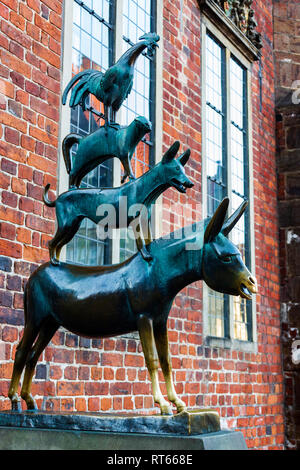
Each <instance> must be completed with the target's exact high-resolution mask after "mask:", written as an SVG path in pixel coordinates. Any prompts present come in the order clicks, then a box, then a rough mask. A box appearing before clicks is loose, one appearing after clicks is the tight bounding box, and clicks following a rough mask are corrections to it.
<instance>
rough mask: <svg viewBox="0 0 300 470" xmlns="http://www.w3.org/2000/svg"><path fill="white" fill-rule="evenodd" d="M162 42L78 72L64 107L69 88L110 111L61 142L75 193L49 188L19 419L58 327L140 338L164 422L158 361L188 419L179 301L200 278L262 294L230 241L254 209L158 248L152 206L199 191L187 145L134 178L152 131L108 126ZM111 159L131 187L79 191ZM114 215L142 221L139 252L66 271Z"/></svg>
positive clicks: (230, 290)
mask: <svg viewBox="0 0 300 470" xmlns="http://www.w3.org/2000/svg"><path fill="white" fill-rule="evenodd" d="M248 3H249V2H248ZM158 41H159V36H158V35H157V34H155V33H149V34H146V35H144V36H142V37H141V38H140V42H139V43H137V44H135V45H134V46H132V47H131V48H130V49H129V50H128V51H127V52H125V54H123V56H122V57H121V58H120V59H119V61H118V62H117V63H116V64H115V65H113V66H112V67H111V68H110V69H108V70H107V72H105V73H102V72H99V71H96V70H87V71H84V72H80V73H79V74H77V75H75V77H74V78H73V79H72V80H71V81H70V83H69V85H68V86H67V88H66V90H65V92H64V95H63V104H65V103H66V100H67V96H68V93H69V92H70V91H71V89H72V94H71V98H70V106H71V107H74V106H77V105H81V106H82V108H83V109H84V110H85V101H86V98H87V97H88V95H89V94H93V95H94V96H96V98H98V100H99V101H101V102H102V103H103V104H104V109H105V126H102V127H100V128H99V129H98V130H97V131H95V132H94V133H93V134H91V135H89V136H87V137H85V138H83V137H81V136H79V135H77V134H70V135H68V136H67V137H66V138H65V139H64V142H63V155H64V160H65V164H66V168H67V171H68V173H69V175H70V185H71V189H70V190H69V191H67V192H65V193H63V194H61V195H60V196H59V197H58V198H57V199H56V201H53V202H51V201H50V200H49V199H48V190H49V185H47V186H46V188H45V192H44V201H45V203H46V204H47V205H48V206H50V207H55V208H56V216H57V232H56V234H55V236H54V238H53V239H52V240H51V241H50V243H49V250H50V258H51V261H50V262H49V263H45V264H43V265H42V266H40V267H39V268H38V269H37V270H36V271H35V272H34V273H33V274H32V275H31V276H30V278H29V281H28V283H27V284H26V289H25V294H24V314H25V328H24V334H23V337H22V340H21V341H20V343H19V345H18V346H17V350H16V356H15V362H14V367H13V374H12V379H11V384H10V389H9V398H10V400H11V404H12V409H13V410H20V402H19V397H18V392H17V391H18V385H19V381H20V378H21V374H22V372H23V370H24V369H25V372H24V379H23V384H22V389H21V397H22V398H23V399H24V400H25V402H26V405H27V408H28V410H35V409H36V404H35V401H34V399H33V397H32V395H31V384H32V379H33V375H34V370H35V367H36V364H37V361H38V358H39V356H40V355H41V353H42V352H43V350H44V349H45V347H46V346H47V345H48V343H49V342H50V341H51V339H52V337H53V335H54V334H55V332H56V331H57V330H58V328H59V327H64V328H66V329H67V330H69V331H71V332H73V333H76V334H78V335H81V336H86V337H89V338H101V337H109V336H117V335H121V334H126V333H130V332H134V331H138V332H139V335H140V339H141V344H142V348H143V352H144V356H145V361H146V365H147V368H148V371H149V375H150V378H151V382H152V387H153V395H154V400H155V402H156V403H158V404H159V406H160V409H161V413H162V414H163V415H167V414H171V413H172V409H171V406H170V403H169V402H168V401H166V400H165V398H164V397H163V395H162V393H161V391H160V387H159V377H158V362H160V365H161V368H162V372H163V375H164V378H165V382H166V390H167V396H168V399H169V401H170V402H172V403H173V404H174V405H175V406H176V409H177V412H182V411H184V410H185V409H186V405H185V403H184V402H183V401H182V400H181V399H180V398H179V397H178V395H177V394H176V391H175V387H174V384H173V379H172V369H171V359H170V354H169V347H168V335H167V320H168V315H169V312H170V309H171V307H172V304H173V301H174V299H175V297H176V295H177V294H178V293H179V292H180V291H181V290H182V289H183V288H184V287H185V286H187V285H189V284H191V283H193V282H195V281H198V280H201V279H202V280H204V281H205V282H206V283H207V284H208V286H210V287H211V288H212V289H214V290H216V291H218V292H222V293H225V294H231V295H239V296H241V297H242V298H245V299H250V298H251V294H252V293H255V292H256V282H255V279H253V277H252V276H251V274H250V272H249V271H248V269H247V268H246V266H245V265H244V262H243V260H242V257H241V254H240V252H239V251H238V249H237V247H235V246H234V245H233V243H232V242H231V241H230V240H229V239H228V238H227V236H228V234H229V233H230V231H231V230H232V229H233V227H234V226H235V224H236V223H237V222H238V220H239V219H240V217H241V216H242V215H243V213H244V211H245V209H246V205H247V203H243V204H242V205H241V206H240V208H239V209H238V210H237V211H236V212H235V213H234V214H233V215H232V216H231V217H230V218H229V219H228V220H227V221H226V222H225V219H226V213H227V209H228V204H229V200H228V198H226V199H224V200H223V201H222V203H221V204H220V205H219V207H218V209H217V210H216V212H215V214H214V215H213V217H212V218H211V219H209V220H205V221H202V222H199V223H197V224H194V225H192V226H190V227H186V228H185V229H183V232H182V230H179V231H176V232H173V233H172V234H170V236H169V237H168V238H167V239H166V238H160V239H158V240H154V241H153V240H152V236H151V230H150V220H151V207H152V205H153V204H154V203H155V201H156V200H157V198H158V197H159V196H160V195H161V194H162V193H163V192H164V191H165V190H166V189H168V188H170V187H173V188H175V189H177V190H178V191H179V192H181V193H185V192H186V188H191V187H192V186H193V183H192V182H191V181H190V179H189V178H188V177H187V176H186V174H185V170H184V165H185V164H186V163H187V161H188V158H189V156H190V150H187V151H186V152H184V153H183V154H182V155H181V156H180V157H178V158H175V157H176V155H177V153H178V151H179V147H180V143H179V142H175V143H174V144H173V145H172V146H171V147H170V148H169V150H168V151H167V152H166V153H165V154H164V156H163V158H162V161H161V162H160V163H158V164H157V165H156V166H154V167H153V168H152V169H150V170H149V171H148V172H146V173H145V174H143V175H142V176H141V177H140V178H138V179H134V177H133V174H132V169H131V164H130V161H131V158H132V156H133V153H134V151H135V149H136V147H137V145H138V143H139V142H140V141H141V139H142V138H143V137H144V136H145V134H146V133H147V132H149V131H150V130H151V125H150V123H149V121H148V120H147V119H146V118H144V117H138V118H136V119H135V120H134V121H133V122H132V123H131V124H130V125H129V126H128V127H121V126H120V125H119V124H116V123H115V122H109V118H110V115H111V114H112V115H113V116H112V117H113V120H114V114H115V112H116V111H118V109H119V108H120V107H121V105H122V103H123V101H124V100H125V99H126V97H127V96H128V95H129V93H130V91H131V89H132V84H133V74H134V65H135V62H136V60H137V58H138V57H139V55H140V54H141V53H142V52H143V51H144V50H145V49H146V48H147V49H148V54H153V52H154V49H155V47H156V46H157V42H158ZM110 110H111V111H112V112H111V113H110ZM74 144H78V150H77V153H76V155H75V156H74V157H72V156H71V148H72V146H73V145H74ZM112 157H115V158H118V159H119V160H120V161H121V162H122V164H123V167H124V170H125V174H124V176H123V181H125V179H126V178H127V177H129V178H131V181H129V182H128V183H126V184H125V185H123V186H120V187H117V188H107V189H101V188H95V189H79V188H78V186H79V185H80V182H81V180H82V178H83V177H84V176H85V175H86V174H87V173H88V172H89V171H91V170H92V169H94V168H95V167H96V166H98V165H100V164H101V163H103V162H104V161H105V160H107V159H108V158H112ZM124 199H126V209H127V210H128V209H130V208H132V207H133V206H135V208H136V211H135V212H132V213H130V212H129V211H128V212H127V210H126V212H125V213H124V211H123V212H122V210H121V202H122V201H123V200H124ZM137 206H139V207H140V208H139V209H137ZM107 207H111V208H113V209H114V214H115V216H116V218H115V220H114V221H113V222H114V223H113V224H112V227H114V226H115V228H121V227H128V225H129V224H131V222H132V221H134V220H135V221H137V224H136V225H135V227H136V232H135V236H136V242H137V247H138V252H137V253H136V254H135V255H134V256H132V257H131V258H130V259H128V260H127V261H125V262H124V263H121V264H116V265H111V266H96V267H89V266H78V265H77V266H76V265H71V264H67V263H61V262H59V254H60V251H61V249H62V247H63V246H64V245H65V244H66V243H68V242H69V241H70V240H71V239H72V238H73V236H74V235H75V234H76V232H77V230H78V229H79V226H80V223H81V221H82V220H83V219H84V218H89V219H90V220H92V221H93V222H95V223H98V224H100V225H101V224H103V223H104V222H103V221H104V220H105V223H107V217H106V212H105V211H104V212H103V208H107ZM99 210H100V212H99ZM121 217H122V219H121Z"/></svg>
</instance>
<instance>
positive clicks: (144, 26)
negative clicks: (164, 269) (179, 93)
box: [120, 0, 154, 261]
mask: <svg viewBox="0 0 300 470" xmlns="http://www.w3.org/2000/svg"><path fill="white" fill-rule="evenodd" d="M152 15H153V11H152V2H151V1H148V0H123V39H124V40H123V52H125V51H126V50H127V49H128V48H129V47H131V45H132V44H134V43H136V42H137V41H138V40H139V38H140V37H141V36H142V35H143V34H145V33H149V32H150V31H151V29H152V25H153V23H154V22H153V17H152ZM152 74H153V58H150V57H148V56H147V54H146V51H145V53H144V54H142V55H140V57H139V58H138V60H137V62H136V70H135V74H134V82H133V88H132V91H131V93H130V95H129V96H128V98H127V100H126V101H125V102H124V103H123V106H122V110H121V116H122V117H121V121H122V124H123V125H128V124H130V122H132V120H133V119H134V118H135V117H137V116H145V117H146V118H147V119H149V120H152V113H151V110H152V106H153V80H152V79H151V76H152ZM151 138H152V135H147V136H146V138H145V139H144V142H141V143H140V144H139V145H138V147H137V149H136V152H135V154H134V156H133V158H132V160H131V165H132V170H133V173H134V175H135V176H136V177H137V178H138V177H139V176H141V175H142V174H143V173H145V172H146V171H148V170H149V168H150V166H151V154H152V142H151ZM135 252H136V244H135V240H134V239H133V236H131V235H130V234H129V233H128V231H127V230H122V231H121V243H120V260H121V261H123V260H125V259H127V258H128V257H130V256H132V254H133V253H135Z"/></svg>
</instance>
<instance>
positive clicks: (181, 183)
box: [161, 141, 194, 193]
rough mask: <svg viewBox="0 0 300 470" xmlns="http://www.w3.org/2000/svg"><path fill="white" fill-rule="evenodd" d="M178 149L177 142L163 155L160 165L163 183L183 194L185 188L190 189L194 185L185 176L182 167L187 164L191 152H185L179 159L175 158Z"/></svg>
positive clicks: (178, 144)
mask: <svg viewBox="0 0 300 470" xmlns="http://www.w3.org/2000/svg"><path fill="white" fill-rule="evenodd" d="M179 147H180V143H179V142H178V141H176V142H174V144H173V145H171V147H170V148H169V150H167V151H166V153H165V154H164V156H163V158H162V161H161V165H163V167H164V176H165V183H166V184H169V185H170V186H173V187H174V188H176V189H177V190H178V191H179V192H181V193H185V192H186V189H187V188H192V187H193V186H194V183H192V181H191V180H190V179H189V178H188V177H187V176H186V174H185V169H184V165H185V164H186V163H187V161H188V159H189V157H190V154H191V151H190V149H188V150H186V151H185V152H184V153H183V154H182V155H180V157H178V158H175V157H176V155H177V153H178V150H179Z"/></svg>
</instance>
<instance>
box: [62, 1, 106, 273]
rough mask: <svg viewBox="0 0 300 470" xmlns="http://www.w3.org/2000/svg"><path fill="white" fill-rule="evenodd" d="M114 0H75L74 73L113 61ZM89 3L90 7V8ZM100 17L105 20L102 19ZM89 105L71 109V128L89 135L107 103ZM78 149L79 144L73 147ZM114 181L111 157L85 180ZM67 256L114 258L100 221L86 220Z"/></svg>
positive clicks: (98, 260)
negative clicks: (99, 227) (99, 235)
mask: <svg viewBox="0 0 300 470" xmlns="http://www.w3.org/2000/svg"><path fill="white" fill-rule="evenodd" d="M113 4H114V0H111V1H109V0H85V1H84V2H78V1H76V0H74V16H73V18H74V19H73V23H74V24H73V38H72V73H73V75H75V74H77V73H79V72H81V71H82V70H86V69H95V70H99V71H102V72H105V71H106V70H107V68H108V67H109V65H111V58H112V49H113V43H112V41H111V39H110V38H111V36H112V34H111V31H110V27H109V24H110V23H112V21H110V19H111V18H110V16H111V11H112V6H113ZM85 7H87V8H89V9H90V10H87V9H86V8H85ZM100 19H103V20H105V23H104V22H103V21H100ZM87 107H88V108H89V109H91V111H92V112H89V111H85V112H83V111H82V108H81V107H80V106H77V107H76V108H75V109H72V110H71V126H70V131H71V132H75V133H78V134H81V135H89V134H90V133H92V132H93V131H95V130H96V129H97V128H98V127H99V126H100V125H103V124H104V121H103V120H102V119H101V113H103V111H104V109H103V105H102V103H99V101H98V100H97V99H96V98H95V97H93V96H90V97H89V98H88V101H87ZM72 151H73V153H75V152H76V146H74V148H73V149H72ZM111 185H112V162H111V160H108V161H107V162H105V163H104V164H102V165H101V166H100V167H98V168H96V169H95V170H93V171H91V172H90V173H89V174H88V175H86V177H85V178H84V179H83V180H82V184H81V187H83V188H100V187H109V186H111ZM67 260H68V261H71V262H74V263H79V264H91V265H99V264H103V263H107V262H109V261H110V242H109V241H108V240H107V241H102V240H99V239H98V238H97V230H96V225H95V224H93V223H92V222H90V221H89V220H84V221H83V222H82V224H81V226H80V229H79V231H78V233H77V235H76V236H75V237H74V239H73V240H72V241H71V242H70V243H69V244H68V245H67Z"/></svg>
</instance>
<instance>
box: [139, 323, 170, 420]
mask: <svg viewBox="0 0 300 470" xmlns="http://www.w3.org/2000/svg"><path fill="white" fill-rule="evenodd" d="M138 330H139V334H140V338H141V343H142V348H143V352H144V356H145V361H146V366H147V369H148V371H149V375H150V378H151V382H152V390H153V397H154V401H155V403H158V404H159V406H160V409H161V414H162V415H170V414H172V409H171V407H170V404H169V403H168V402H167V401H166V400H165V399H164V397H163V395H162V393H161V391H160V388H159V382H158V356H157V351H156V348H155V341H154V335H153V324H152V320H151V319H149V318H148V317H146V316H145V315H141V316H140V317H139V321H138Z"/></svg>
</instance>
